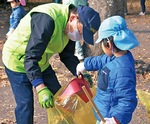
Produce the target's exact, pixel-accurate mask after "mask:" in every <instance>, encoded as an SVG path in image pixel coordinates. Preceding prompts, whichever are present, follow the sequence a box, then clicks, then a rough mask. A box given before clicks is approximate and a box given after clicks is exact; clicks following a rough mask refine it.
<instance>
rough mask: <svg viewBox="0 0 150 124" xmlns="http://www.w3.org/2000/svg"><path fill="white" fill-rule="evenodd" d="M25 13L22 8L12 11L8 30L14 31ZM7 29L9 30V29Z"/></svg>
mask: <svg viewBox="0 0 150 124" xmlns="http://www.w3.org/2000/svg"><path fill="white" fill-rule="evenodd" d="M25 14H26V12H25V10H24V8H23V7H22V6H17V7H16V8H13V9H12V14H11V15H10V20H9V21H10V28H13V29H16V27H17V26H18V24H19V22H20V20H21V19H22V18H23V17H24V16H25ZM10 28H9V29H10Z"/></svg>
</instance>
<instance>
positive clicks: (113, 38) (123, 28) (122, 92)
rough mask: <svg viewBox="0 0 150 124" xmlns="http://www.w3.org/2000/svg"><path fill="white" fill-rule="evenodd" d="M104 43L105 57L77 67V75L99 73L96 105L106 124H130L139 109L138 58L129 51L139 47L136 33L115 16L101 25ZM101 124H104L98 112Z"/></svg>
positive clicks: (89, 59) (91, 58)
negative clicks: (137, 85) (137, 92)
mask: <svg viewBox="0 0 150 124" xmlns="http://www.w3.org/2000/svg"><path fill="white" fill-rule="evenodd" d="M96 43H100V44H101V46H102V49H103V51H104V53H105V54H103V55H100V56H95V57H87V58H85V59H84V62H81V63H79V64H78V65H77V68H76V70H77V74H79V73H83V72H84V71H85V70H87V71H98V83H97V92H96V95H95V98H94V103H95V104H96V106H97V107H98V110H99V111H100V113H101V114H102V116H103V117H104V119H105V120H106V124H120V123H121V124H128V123H129V122H130V121H131V119H132V113H133V111H134V110H135V108H136V106H137V98H136V73H135V68H134V58H133V56H132V53H131V52H130V51H129V50H131V49H133V48H135V47H137V46H138V45H139V43H138V41H137V39H136V37H135V36H134V34H133V32H132V31H131V30H130V29H128V28H127V25H126V21H125V20H124V18H122V17H120V16H112V17H109V18H107V19H106V20H104V21H103V22H102V23H101V26H100V28H99V38H98V40H97V41H96ZM94 114H95V117H96V119H97V124H102V123H103V122H101V120H100V118H99V116H98V115H97V113H96V112H95V111H94Z"/></svg>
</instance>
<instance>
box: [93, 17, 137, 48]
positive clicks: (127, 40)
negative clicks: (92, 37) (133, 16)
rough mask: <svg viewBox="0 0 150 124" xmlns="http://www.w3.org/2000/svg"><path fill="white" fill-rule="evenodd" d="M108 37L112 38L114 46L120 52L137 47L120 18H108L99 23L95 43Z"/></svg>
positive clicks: (135, 41)
mask: <svg viewBox="0 0 150 124" xmlns="http://www.w3.org/2000/svg"><path fill="white" fill-rule="evenodd" d="M110 36H113V40H114V44H115V45H116V47H117V48H119V49H121V50H130V49H133V48H135V47H136V46H138V45H139V42H138V40H137V39H136V37H135V35H134V33H133V32H132V31H131V30H130V29H129V28H127V24H126V21H125V19H124V18H123V17H121V16H112V17H109V18H107V19H105V20H104V21H103V22H102V23H101V26H100V28H99V31H98V39H97V41H96V42H95V43H99V42H101V41H102V40H103V39H105V38H108V37H110Z"/></svg>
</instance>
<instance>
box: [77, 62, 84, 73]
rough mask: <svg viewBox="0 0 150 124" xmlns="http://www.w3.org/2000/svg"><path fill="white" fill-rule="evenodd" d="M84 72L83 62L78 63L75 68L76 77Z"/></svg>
mask: <svg viewBox="0 0 150 124" xmlns="http://www.w3.org/2000/svg"><path fill="white" fill-rule="evenodd" d="M85 71H86V70H85V67H84V62H80V63H79V64H78V65H77V67H76V73H77V75H79V74H80V73H82V74H83V73H84V72H85Z"/></svg>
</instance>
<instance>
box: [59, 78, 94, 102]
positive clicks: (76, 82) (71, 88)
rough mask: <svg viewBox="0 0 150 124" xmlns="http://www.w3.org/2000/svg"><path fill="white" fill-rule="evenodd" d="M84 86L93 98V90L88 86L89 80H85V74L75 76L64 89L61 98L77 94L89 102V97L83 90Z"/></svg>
mask: <svg viewBox="0 0 150 124" xmlns="http://www.w3.org/2000/svg"><path fill="white" fill-rule="evenodd" d="M82 86H85V88H86V90H87V91H88V93H89V95H90V96H91V98H92V97H93V95H92V92H91V90H90V88H89V86H88V83H87V81H85V80H84V78H83V76H81V78H75V79H73V80H72V81H71V82H70V83H69V84H68V86H67V87H66V89H65V90H64V91H63V93H62V95H61V96H60V98H65V97H66V96H71V95H73V94H77V95H78V96H79V97H80V98H81V99H82V100H83V101H84V102H86V103H87V102H88V101H89V99H88V97H87V96H86V94H85V93H84V91H83V90H82Z"/></svg>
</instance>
